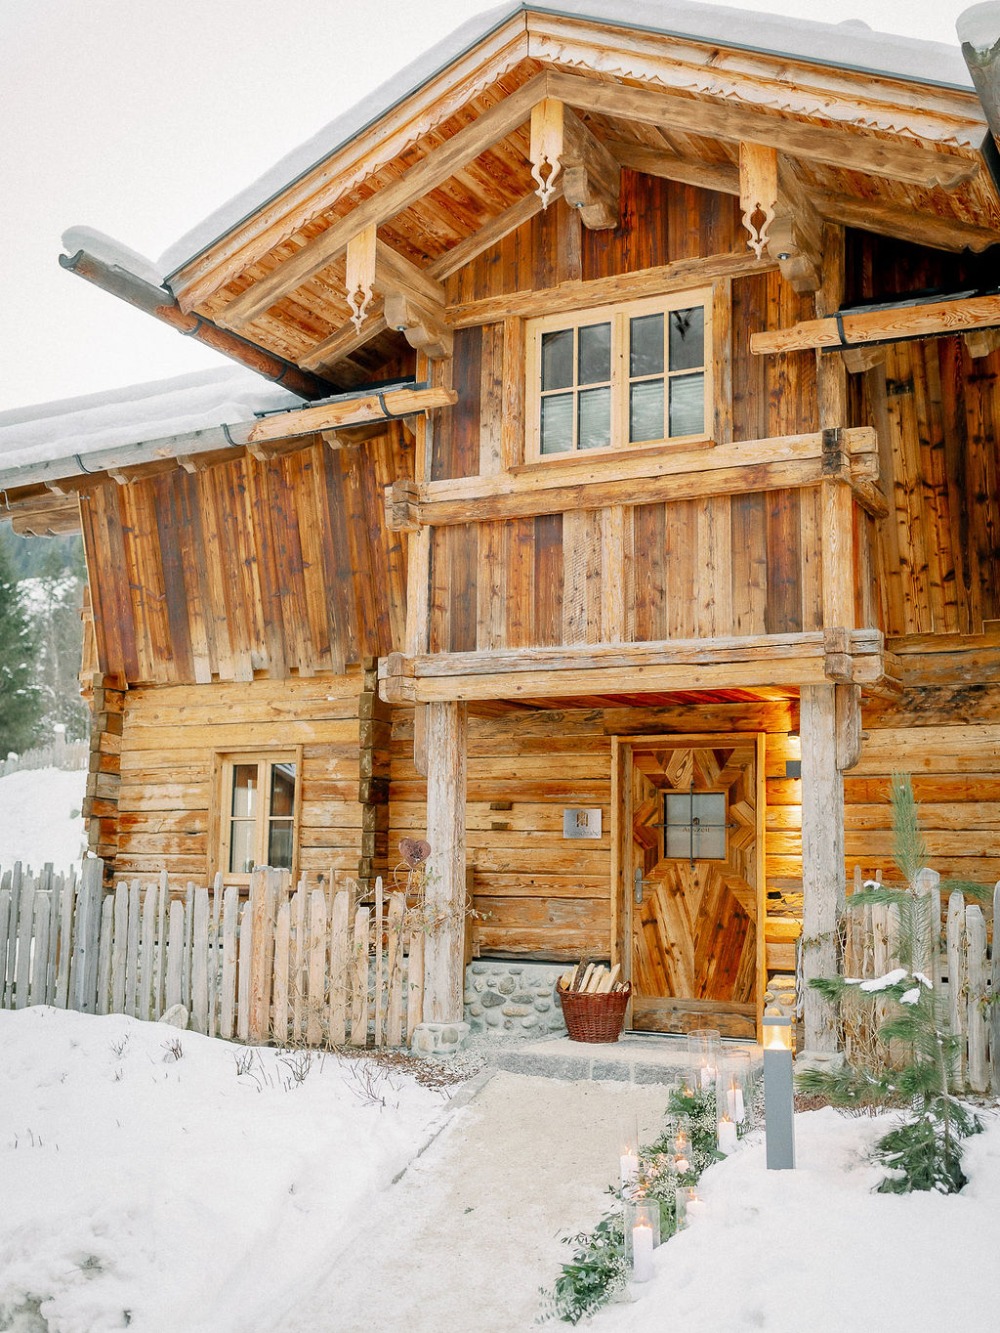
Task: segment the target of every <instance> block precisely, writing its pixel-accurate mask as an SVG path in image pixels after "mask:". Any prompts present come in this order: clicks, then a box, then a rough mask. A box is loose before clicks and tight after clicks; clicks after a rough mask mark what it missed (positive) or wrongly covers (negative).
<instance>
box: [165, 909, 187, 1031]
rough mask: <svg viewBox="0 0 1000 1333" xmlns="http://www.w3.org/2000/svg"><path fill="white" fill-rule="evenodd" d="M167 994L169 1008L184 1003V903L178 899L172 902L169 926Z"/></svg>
mask: <svg viewBox="0 0 1000 1333" xmlns="http://www.w3.org/2000/svg"><path fill="white" fill-rule="evenodd" d="M167 931H168V933H167V995H166V1004H167V1008H168V1009H173V1007H174V1005H175V1004H181V1003H183V1002H182V1000H181V996H182V995H183V993H184V977H183V973H184V939H185V934H186V932H185V929H184V904H183V903H182V902H178V901H177V900H176V899H175V900H174V901H173V902H172V903H171V904H170V924H169V926H168V927H167Z"/></svg>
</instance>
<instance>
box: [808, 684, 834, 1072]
mask: <svg viewBox="0 0 1000 1333" xmlns="http://www.w3.org/2000/svg"><path fill="white" fill-rule="evenodd" d="M836 692H837V686H835V685H828V684H827V685H804V686H803V687H802V690H801V691H800V695H799V736H800V739H801V745H802V946H801V948H802V980H803V988H802V990H803V1009H804V1025H805V1048H806V1050H809V1051H835V1050H836V1049H837V1009H836V1005H835V1004H834V1002H833V1001H831V1000H827V999H824V998H823V996H821V995H820V994H819V993H818V992H817V991H815V990H813V989H812V987H811V986H810V985H809V983H810V981H812V980H813V979H814V978H818V977H833V976H836V975H837V972H838V967H839V958H838V953H837V939H838V936H837V932H838V928H839V924H840V915H841V912H842V910H843V905H844V902H845V899H846V884H845V879H844V874H845V872H844V779H843V776H842V774H841V770H840V767H839V765H838V763H837V734H838V733H837V705H836Z"/></svg>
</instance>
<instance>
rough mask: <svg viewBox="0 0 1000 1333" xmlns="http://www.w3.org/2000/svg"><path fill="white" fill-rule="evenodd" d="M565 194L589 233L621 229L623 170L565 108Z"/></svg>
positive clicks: (563, 158) (597, 140)
mask: <svg viewBox="0 0 1000 1333" xmlns="http://www.w3.org/2000/svg"><path fill="white" fill-rule="evenodd" d="M563 134H564V143H563V156H562V167H563V194H564V196H565V198H566V202H567V203H568V204H569V205H570V207H571V208H575V209H577V210H578V211H579V213H580V219H581V221H582V222H583V225H584V226H585V227H586V228H588V230H590V231H606V230H608V229H610V228H611V227H617V226H618V215H619V213H620V211H621V204H620V196H621V168H620V167H619V165H618V162H617V160H616V158H614V157H613V156H612V154H611V153H609V152H608V150H607V148H606V147H605V146H604V144H602V143H601V141H600V139H598V138H597V137H596V136H595V135H593V134H592V133H591V132H590V130H589V129H588V128H587V127H586V125H584V123H583V121H582V120H581V119H580V117H579V116H577V115H575V114H574V113H573V112H572V111H570V109H569V107H564V108H563Z"/></svg>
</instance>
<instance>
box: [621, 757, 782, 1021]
mask: <svg viewBox="0 0 1000 1333" xmlns="http://www.w3.org/2000/svg"><path fill="white" fill-rule="evenodd" d="M624 745H625V751H626V753H625V763H624V766H623V768H622V769H621V770H620V771H621V778H622V782H623V786H624V791H623V793H622V794H623V796H624V797H625V800H624V805H625V810H624V811H623V812H622V813H623V815H624V817H623V818H622V821H621V828H622V832H623V835H624V841H625V843H626V845H625V846H624V847H623V848H622V853H623V855H622V866H623V869H624V870H625V871H626V874H625V876H623V878H624V879H625V885H624V890H625V892H624V895H623V896H624V898H625V911H624V913H623V916H624V921H623V926H624V929H623V944H624V945H625V949H624V951H623V952H624V953H625V954H626V959H625V961H626V966H627V969H628V971H629V972H630V974H631V979H632V988H633V1002H632V1026H633V1027H634V1028H638V1029H640V1030H644V1031H662V1032H683V1031H687V1030H688V1029H689V1028H692V1027H714V1028H718V1029H719V1030H720V1031H721V1032H722V1033H723V1035H724V1036H731V1037H751V1038H752V1037H754V1036H755V1035H756V1031H757V1018H758V1001H759V998H760V996H761V994H762V991H761V959H762V949H763V932H762V928H761V927H762V904H761V885H762V866H761V864H760V856H761V851H762V846H763V837H762V828H761V818H762V814H763V811H762V801H761V800H760V799H759V795H758V778H759V774H760V771H761V757H762V756H761V754H759V753H758V751H762V748H763V747H762V744H761V743H759V742H758V738H757V737H756V736H703V737H692V736H687V737H657V738H649V739H641V740H634V741H629V742H626V743H624Z"/></svg>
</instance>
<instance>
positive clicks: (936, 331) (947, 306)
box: [750, 296, 1000, 356]
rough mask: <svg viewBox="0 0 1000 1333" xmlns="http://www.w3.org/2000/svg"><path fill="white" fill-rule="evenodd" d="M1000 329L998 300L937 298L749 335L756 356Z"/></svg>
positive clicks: (851, 313) (999, 299) (963, 297)
mask: <svg viewBox="0 0 1000 1333" xmlns="http://www.w3.org/2000/svg"><path fill="white" fill-rule="evenodd" d="M997 326H1000V296H958V297H943V298H942V299H941V300H939V301H921V302H919V303H916V304H913V305H898V306H893V307H892V308H891V309H888V310H854V311H845V312H844V313H843V314H841V315H840V316H838V317H834V316H832V315H830V316H827V317H826V318H824V319H807V320H804V321H803V322H802V323H800V324H793V325H792V326H791V327H790V328H787V329H774V330H771V331H768V332H764V333H752V334H751V335H750V350H751V352H754V353H756V354H757V355H758V356H767V355H770V354H771V353H774V352H801V351H804V350H806V349H807V348H811V347H827V348H835V349H838V350H839V349H840V348H842V347H850V346H867V345H869V344H873V343H874V344H877V343H891V342H898V341H899V340H900V339H903V338H934V337H941V336H944V335H946V334H949V333H965V332H968V331H970V330H972V329H986V328H992V327H997Z"/></svg>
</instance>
